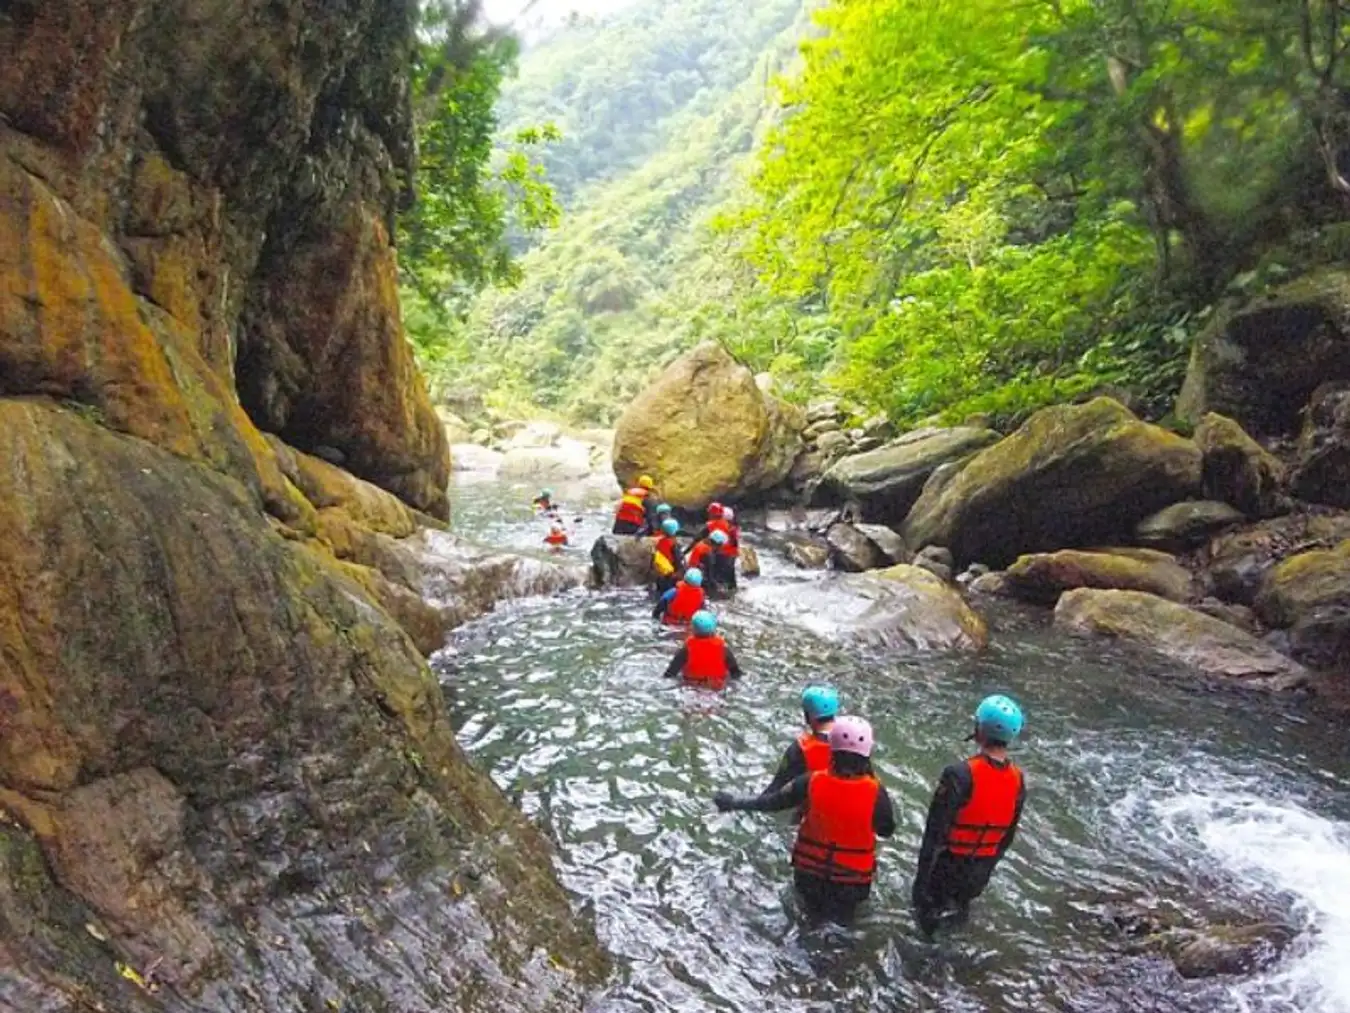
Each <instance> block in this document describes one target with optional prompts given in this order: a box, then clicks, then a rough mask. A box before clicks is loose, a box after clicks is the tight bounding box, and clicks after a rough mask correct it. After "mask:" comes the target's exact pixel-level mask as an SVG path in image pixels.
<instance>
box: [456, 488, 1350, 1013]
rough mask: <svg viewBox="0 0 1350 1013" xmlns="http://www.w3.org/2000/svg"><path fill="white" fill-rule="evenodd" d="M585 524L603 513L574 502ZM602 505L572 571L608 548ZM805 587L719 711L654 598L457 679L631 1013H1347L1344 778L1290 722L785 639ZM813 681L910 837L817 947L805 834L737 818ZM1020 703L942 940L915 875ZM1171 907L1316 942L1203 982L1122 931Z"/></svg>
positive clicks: (1120, 664)
mask: <svg viewBox="0 0 1350 1013" xmlns="http://www.w3.org/2000/svg"><path fill="white" fill-rule="evenodd" d="M456 493H457V497H456V498H457V502H456V510H457V513H456V518H457V521H456V526H457V527H458V528H459V529H461V530H462V531H464V532H465V533H466V534H468V535H469V536H471V537H479V538H484V539H487V540H490V541H492V542H494V543H496V544H499V545H506V546H510V547H513V548H531V547H536V546H538V544H539V539H540V538H542V535H543V530H542V527H541V525H540V522H539V521H537V520H535V519H533V518H532V517H531V515H530V511H529V509H528V506H526V505H525V504H527V503H528V500H529V498H530V493H529V492H527V491H526V490H525V489H524V488H522V487H509V486H503V485H498V484H495V483H478V484H461V485H460V486H459V487H458V488H457V490H456ZM572 495H573V497H574V499H573V500H572V501H573V502H583V500H582V499H580V498H576V497H581V496H582V495H583V493H582V491H581V490H577V491H574V492H573V493H572ZM585 495H587V496H589V497H591V498H590V501H589V503H590V507H591V509H592V512H586V511H584V510H583V511H576V512H577V513H579V514H583V515H584V517H585V521H584V523H583V524H582V525H580V527H581V528H582V529H583V530H582V534H581V536H580V537H578V538H577V539H576V541H577V543H578V546H579V547H577V548H574V549H572V550H569V553H571V554H575V555H577V556H578V558H582V557H584V548H583V547H584V546H589V544H590V541H591V539H592V538H593V537H594V535H595V534H597V533H598V532H599V531H600V530H602V529H603V527H604V524H605V517H604V515H603V513H601V512H599V510H600V509H601V508H602V507H603V505H604V503H605V500H606V494H605V492H604V491H603V490H600V491H592V492H589V493H586V494H585ZM809 579H812V578H811V577H810V575H807V574H801V573H799V572H797V571H791V570H790V568H788V567H786V566H785V565H783V564H781V563H777V564H774V563H772V562H771V565H769V566H768V567H766V576H765V577H764V578H762V579H761V580H760V581H759V582H757V583H752V584H750V585H749V586H748V587H747V588H746V589H745V590H744V591H743V592H742V595H741V597H740V599H739V600H737V601H736V602H734V603H731V604H729V605H725V606H722V607H721V608H720V612H721V617H722V620H723V625H724V628H725V632H726V634H727V636H728V639H729V640H730V642H731V643H732V644H733V645H734V647H735V649H736V651H737V654H738V655H739V657H740V659H741V662H742V665H743V666H744V667H745V668H746V670H747V674H746V676H745V678H744V679H743V680H741V681H740V683H739V684H736V685H734V686H733V687H732V688H731V689H730V690H729V691H727V692H725V693H723V694H720V695H718V694H710V693H707V692H701V691H695V690H690V689H685V688H682V687H678V686H675V685H672V684H671V683H669V682H665V681H663V680H662V679H661V677H660V673H661V671H662V669H663V668H664V665H665V662H666V660H667V659H668V658H669V656H670V655H671V653H672V652H673V651H674V650H675V648H676V646H677V644H676V641H674V640H673V639H671V635H670V634H668V633H662V632H660V631H658V630H657V629H656V628H655V624H653V623H652V622H651V620H650V619H649V618H648V613H647V609H646V598H645V596H644V595H643V593H642V592H640V591H610V592H603V593H593V592H581V591H578V592H574V593H570V594H567V595H564V596H561V597H558V598H554V599H549V600H534V601H528V602H522V603H517V604H515V605H513V606H511V607H509V608H506V609H503V610H501V611H499V612H497V613H496V614H494V615H492V616H489V617H488V618H486V619H484V620H482V621H480V622H478V623H476V624H474V625H472V626H470V627H466V628H465V629H463V630H462V631H461V632H460V634H459V635H458V637H457V638H456V640H455V641H454V643H453V644H452V645H451V648H450V649H449V650H448V651H447V652H446V653H445V655H444V656H443V657H441V658H440V659H438V664H439V666H440V671H441V672H442V675H443V680H444V684H445V687H446V693H447V697H448V699H449V701H450V705H451V709H452V712H453V713H454V714H455V717H456V721H457V723H458V724H459V726H460V736H461V741H462V742H463V743H464V745H465V746H466V748H467V749H469V751H470V752H471V753H472V754H473V755H474V756H475V757H476V759H477V761H478V762H479V763H480V764H481V765H483V766H484V767H485V768H487V769H489V770H490V771H491V772H492V774H493V776H494V777H495V778H496V780H497V782H498V783H499V784H500V785H501V786H502V787H503V788H504V789H506V790H507V791H508V792H509V793H511V794H512V795H513V796H514V797H516V798H518V799H519V802H520V804H521V806H522V807H523V808H524V810H525V811H526V812H527V813H528V814H530V815H531V816H532V817H533V818H534V819H536V820H537V821H538V822H539V823H540V824H541V825H542V826H543V827H544V828H545V829H546V831H547V832H548V833H549V834H550V835H551V836H552V837H553V838H554V839H555V840H556V841H557V842H558V845H559V851H560V856H561V857H560V872H561V875H562V877H563V880H564V882H565V883H566V885H567V886H568V887H569V889H571V890H572V891H573V892H574V893H575V895H576V897H577V898H578V902H579V903H580V904H582V905H583V906H584V907H585V908H587V909H589V910H592V911H593V913H594V916H595V918H596V921H597V924H598V927H599V930H600V933H601V936H602V938H603V940H604V942H605V943H606V944H607V945H608V946H609V947H610V949H611V950H612V951H613V952H614V954H615V955H616V957H617V958H618V964H619V967H620V970H619V972H618V974H617V977H616V981H615V982H614V983H613V985H612V987H611V988H610V989H608V990H607V991H606V992H605V993H604V994H602V995H600V996H598V997H596V999H595V1000H594V1003H593V1009H594V1010H595V1011H596V1013H610V1011H614V1013H618V1011H625V1013H626V1011H638V1010H643V1011H653V1013H655V1011H677V1010H678V1011H686V1010H688V1011H694V1010H727V1011H746V1013H749V1011H764V1010H772V1011H789V1010H790V1011H803V1013H804V1011H826V1010H829V1011H839V1010H848V1011H852V1010H859V1011H861V1010H944V1011H953V1013H960V1011H977V1010H989V1011H997V1013H1004V1011H1008V1013H1012V1011H1032V1010H1036V1011H1042V1010H1063V1011H1097V1010H1122V1011H1125V1010H1130V1011H1136V1010H1159V1011H1177V1013H1190V1011H1197V1013H1198V1011H1208V1010H1238V1011H1245V1013H1274V1011H1295V1010H1297V1011H1307V1013H1347V1011H1350V755H1348V752H1347V742H1350V738H1348V737H1347V736H1346V735H1345V734H1344V733H1343V732H1341V731H1340V730H1338V729H1334V728H1328V727H1326V726H1325V725H1323V724H1321V723H1319V722H1317V721H1315V720H1312V721H1310V720H1308V719H1307V718H1306V717H1305V716H1304V715H1303V714H1302V713H1301V712H1300V710H1299V705H1298V704H1295V703H1285V702H1279V703H1277V702H1273V701H1270V700H1266V699H1261V698H1250V697H1238V696H1232V695H1226V694H1215V693H1210V692H1206V691H1204V690H1203V689H1202V688H1200V687H1199V686H1197V685H1196V684H1195V683H1194V682H1193V681H1191V680H1189V679H1186V678H1184V677H1181V676H1180V673H1175V672H1168V671H1166V670H1165V667H1164V666H1162V665H1160V664H1159V663H1157V662H1155V661H1152V660H1151V659H1149V658H1145V657H1142V656H1140V655H1132V654H1126V653H1123V652H1117V651H1115V650H1113V649H1110V648H1108V647H1105V646H1103V645H1102V644H1101V643H1093V642H1081V641H1075V640H1070V639H1066V638H1063V637H1061V636H1059V635H1057V634H1055V633H1053V632H1052V631H1050V630H1048V629H1047V628H1046V627H1045V622H1044V619H1043V617H1038V616H1035V615H1031V614H1027V613H1019V612H1011V611H1010V612H1006V613H1004V612H996V613H994V614H993V615H991V617H990V618H991V622H992V626H993V630H994V637H993V645H992V646H991V648H990V649H989V650H988V651H987V652H985V653H984V654H983V655H979V656H971V655H932V654H926V655H918V654H915V655H901V654H896V653H893V652H891V653H885V652H879V651H871V650H868V649H860V648H857V647H848V646H841V645H840V644H837V643H835V642H833V641H831V639H830V638H829V637H828V635H822V634H828V625H829V617H828V614H825V615H816V616H812V617H805V618H808V619H810V620H812V621H810V622H806V621H803V617H801V616H794V617H792V618H791V620H790V621H788V620H785V619H784V614H785V610H784V609H783V608H782V605H781V603H782V602H784V601H788V600H790V598H791V594H792V589H793V586H794V583H795V582H798V581H802V580H809ZM808 680H828V681H830V682H832V683H833V684H835V685H836V686H838V687H839V689H840V691H841V692H842V694H843V697H844V701H845V704H846V709H847V710H849V711H853V712H857V713H861V714H863V715H865V716H867V717H868V718H869V719H870V720H871V721H872V722H873V724H874V726H875V727H876V731H877V738H878V742H879V748H878V753H877V757H876V762H877V766H878V769H879V772H880V774H881V776H882V778H883V780H884V781H885V783H886V784H887V786H888V789H889V790H890V792H891V795H892V798H893V799H894V801H895V802H896V804H897V806H898V809H899V817H900V829H899V831H898V833H897V834H896V837H895V838H894V839H893V840H892V841H890V842H887V843H885V844H883V845H882V847H881V852H880V872H879V880H878V883H877V886H876V888H875V890H874V893H873V899H872V902H871V903H870V905H869V907H868V909H867V910H866V913H865V914H864V915H863V916H862V917H861V918H860V919H859V920H858V922H857V923H856V924H854V925H853V926H850V927H847V928H844V927H839V926H828V925H827V926H818V925H813V924H811V923H810V922H809V921H807V920H806V919H805V918H804V917H803V916H802V914H801V913H800V912H799V910H798V909H797V907H796V905H795V903H794V901H793V898H792V894H791V890H790V889H789V887H788V881H789V878H790V871H789V868H788V864H787V860H786V855H787V851H788V848H789V845H790V842H791V835H792V827H791V823H790V820H789V819H787V817H786V816H772V815H761V814H746V813H741V814H727V815H720V814H718V813H716V812H715V810H714V809H713V807H712V805H711V803H710V797H711V795H712V792H713V791H714V790H716V789H718V788H730V789H732V790H738V791H742V792H752V791H758V790H759V788H760V787H761V786H762V785H763V784H764V783H765V782H766V781H767V779H768V777H769V774H770V773H771V771H772V768H773V766H774V765H775V763H776V761H777V758H778V756H779V755H780V754H781V751H782V749H783V748H784V746H785V745H786V744H787V742H788V741H789V739H790V737H791V736H793V735H794V734H795V733H796V731H797V728H796V724H795V723H796V720H797V715H798V708H797V697H798V693H799V692H800V689H801V686H802V685H803V684H804V683H805V682H807V681H808ZM993 691H1005V692H1009V693H1011V694H1013V695H1014V696H1016V697H1017V698H1018V699H1019V700H1021V701H1022V702H1023V704H1024V705H1025V708H1026V710H1027V713H1028V720H1029V725H1028V732H1027V734H1026V736H1025V740H1024V742H1022V744H1021V745H1020V746H1019V748H1018V750H1017V759H1018V762H1019V763H1020V764H1021V765H1022V766H1023V768H1024V770H1025V771H1026V774H1027V778H1028V784H1029V792H1030V794H1029V800H1028V805H1027V812H1026V816H1025V818H1024V820H1023V827H1022V831H1021V833H1020V834H1019V837H1018V840H1017V843H1016V845H1015V847H1014V848H1013V849H1012V851H1011V852H1010V854H1009V856H1008V858H1007V859H1006V860H1005V862H1004V863H1003V865H1002V866H1001V867H1000V868H999V870H998V872H997V874H996V875H995V878H994V881H993V884H992V885H991V887H990V889H989V890H988V891H987V892H986V894H985V896H984V897H982V898H981V899H980V900H979V901H978V902H977V903H976V906H975V909H974V915H973V918H972V921H971V923H970V925H969V926H968V927H967V928H965V929H963V930H961V931H959V932H957V933H955V934H951V935H948V936H945V937H942V938H940V939H939V940H938V941H937V942H935V943H929V942H925V941H923V940H922V938H921V937H920V936H919V935H918V933H917V931H916V929H915V926H914V923H913V920H912V918H911V915H910V914H909V911H908V892H909V877H910V875H911V873H912V868H913V861H914V856H915V854H916V851H917V847H918V842H919V837H920V835H921V832H922V827H923V819H924V814H925V810H926V806H927V801H928V797H929V793H930V792H931V788H932V784H933V782H934V780H935V778H936V777H937V774H938V773H939V771H940V770H941V769H942V767H943V766H944V765H945V764H947V763H949V762H951V761H953V760H954V759H956V758H958V757H959V756H961V755H962V747H963V742H962V739H963V737H964V735H965V733H966V732H967V730H968V725H969V714H970V712H971V708H972V706H973V704H974V703H975V701H977V700H978V699H979V698H980V697H981V696H982V695H984V694H986V693H989V692H993ZM1139 897H1146V898H1154V899H1155V900H1156V902H1157V903H1159V904H1160V905H1161V906H1163V907H1165V908H1168V909H1172V910H1174V911H1177V912H1180V913H1181V914H1182V915H1184V916H1185V917H1186V918H1187V919H1189V920H1191V921H1192V922H1195V923H1200V924H1204V923H1211V922H1215V921H1223V920H1225V919H1228V920H1232V919H1242V918H1261V917H1267V916H1269V915H1271V914H1272V913H1275V914H1277V915H1278V916H1280V917H1282V918H1285V919H1288V920H1289V921H1290V922H1291V923H1292V924H1293V925H1295V926H1297V928H1298V929H1299V935H1298V938H1297V940H1296V942H1295V943H1294V944H1293V945H1292V947H1290V949H1289V950H1287V951H1286V953H1285V954H1284V956H1283V957H1282V958H1281V960H1280V962H1279V963H1278V964H1277V965H1276V966H1274V967H1273V968H1272V969H1270V970H1267V971H1265V972H1262V973H1261V974H1259V975H1256V976H1253V977H1250V978H1246V979H1212V980H1208V981H1194V982H1187V981H1183V980H1182V979H1181V978H1180V977H1179V976H1178V975H1177V974H1176V972H1175V971H1174V970H1173V969H1172V968H1171V965H1170V964H1168V963H1166V962H1165V961H1163V960H1161V959H1159V958H1156V957H1152V956H1130V955H1126V954H1125V953H1123V952H1122V949H1121V947H1120V946H1119V945H1118V942H1117V941H1116V940H1115V939H1114V938H1113V936H1112V933H1111V932H1110V931H1109V930H1108V926H1107V918H1106V916H1105V911H1104V905H1105V904H1106V903H1107V902H1110V901H1113V900H1115V899H1120V898H1125V899H1129V898H1139Z"/></svg>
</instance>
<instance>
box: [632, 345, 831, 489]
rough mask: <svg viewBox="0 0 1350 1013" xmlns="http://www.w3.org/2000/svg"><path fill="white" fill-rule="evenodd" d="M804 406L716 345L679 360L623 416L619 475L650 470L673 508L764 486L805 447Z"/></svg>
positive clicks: (785, 469)
mask: <svg viewBox="0 0 1350 1013" xmlns="http://www.w3.org/2000/svg"><path fill="white" fill-rule="evenodd" d="M804 426H805V422H804V420H803V419H802V416H801V412H800V411H798V409H796V408H794V407H792V406H791V405H788V404H786V403H784V402H782V401H779V400H777V399H776V398H774V397H771V396H768V395H765V394H764V393H763V392H761V391H760V390H759V388H757V387H756V386H755V382H754V378H753V377H752V376H751V374H750V371H749V370H748V369H746V368H745V367H744V366H741V365H740V364H739V363H737V362H736V360H735V359H733V358H732V357H731V356H730V355H729V354H727V352H726V351H725V350H724V349H723V348H722V347H721V346H720V345H716V344H704V345H700V346H699V347H698V348H695V349H694V350H693V351H691V352H688V353H686V354H685V355H682V356H681V357H680V358H678V359H676V360H675V361H674V362H673V363H671V364H670V365H669V366H668V367H666V369H665V371H664V372H662V373H661V375H660V376H659V377H657V378H656V380H655V381H654V382H653V383H652V384H651V386H649V387H648V388H647V389H646V390H644V391H643V392H642V393H641V394H639V395H638V397H637V398H636V399H634V401H633V403H632V404H630V405H629V406H628V408H627V409H626V410H625V411H624V413H623V417H622V418H620V419H619V424H618V428H617V432H616V434H615V438H614V474H615V475H616V476H617V478H618V479H619V483H620V484H621V485H632V484H633V482H634V481H635V480H636V479H637V477H638V476H639V475H640V474H643V473H646V474H650V475H652V476H653V477H654V478H655V479H656V481H657V485H658V488H659V489H660V491H661V495H662V496H663V498H664V499H665V501H666V502H667V503H670V504H671V505H672V506H675V507H680V508H683V509H686V510H701V509H702V508H703V507H705V506H707V505H708V503H710V502H711V501H713V500H716V499H722V500H726V499H730V500H739V499H743V498H747V497H753V496H755V495H756V494H761V493H764V492H767V491H768V490H770V489H772V488H773V487H775V486H777V485H779V484H780V483H781V482H782V481H783V480H784V479H785V478H787V476H788V473H789V472H790V471H791V469H792V466H793V463H794V462H795V461H796V460H797V455H798V453H799V452H800V451H801V449H802V440H801V432H802V429H803V428H804Z"/></svg>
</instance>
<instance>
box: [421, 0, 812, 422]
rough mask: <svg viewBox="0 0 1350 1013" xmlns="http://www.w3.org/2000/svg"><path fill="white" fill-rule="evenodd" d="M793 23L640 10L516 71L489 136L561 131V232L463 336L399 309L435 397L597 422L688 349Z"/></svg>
mask: <svg viewBox="0 0 1350 1013" xmlns="http://www.w3.org/2000/svg"><path fill="white" fill-rule="evenodd" d="M802 8H803V4H802V3H801V0H754V2H751V3H747V4H744V5H730V4H725V3H722V2H720V0H676V2H660V0H637V2H636V3H634V4H633V5H632V6H631V7H629V8H627V9H626V10H624V11H623V12H621V13H620V14H617V15H613V16H611V17H609V18H605V19H598V20H580V21H577V22H575V23H574V24H573V25H572V26H571V27H569V28H566V29H564V30H563V31H561V32H559V33H558V34H556V35H554V36H553V37H552V38H550V39H549V40H548V41H547V42H546V43H544V44H543V45H541V46H539V47H538V48H536V49H534V50H532V51H527V52H526V53H524V54H523V55H522V57H521V59H520V73H519V77H518V79H516V80H514V81H510V82H508V83H507V85H506V87H505V90H504V94H503V97H502V100H501V102H500V104H499V106H498V116H499V120H500V122H501V124H502V127H501V130H500V134H499V136H500V138H501V140H502V142H503V144H509V142H511V141H512V140H513V139H514V138H516V137H517V136H519V135H520V132H521V131H523V130H524V131H528V130H530V129H533V128H535V127H538V126H541V125H550V126H556V128H557V130H558V133H559V134H560V135H561V139H560V140H558V141H556V142H554V143H550V144H547V145H543V146H540V147H539V148H537V149H536V151H537V155H538V159H539V161H540V162H541V163H542V165H543V166H544V168H545V170H546V173H547V176H546V178H547V179H548V181H549V182H550V183H551V184H552V185H553V186H554V187H555V188H556V189H557V192H558V195H559V199H560V201H561V203H562V204H563V206H564V208H565V212H564V215H563V220H562V223H561V225H560V227H559V228H558V229H557V230H556V232H554V233H552V234H551V235H548V236H547V237H546V238H545V240H544V241H543V243H542V244H541V245H540V246H539V247H538V248H537V249H534V250H532V251H530V252H529V253H527V254H526V255H525V256H524V257H523V258H522V259H521V261H520V262H519V265H518V267H519V277H520V282H519V285H518V286H516V287H514V288H500V289H496V290H492V291H489V292H488V293H486V294H485V295H484V296H483V297H482V299H481V300H480V301H479V303H478V305H477V306H476V307H475V309H474V311H473V313H472V315H471V317H470V319H469V321H468V324H467V326H466V327H464V328H459V327H457V326H455V325H454V323H453V321H447V320H444V319H438V318H436V317H435V316H434V315H433V314H432V313H431V308H430V307H429V306H428V305H427V304H426V303H425V302H424V301H423V300H420V299H417V298H415V297H410V298H408V299H407V300H405V302H406V304H407V305H408V308H409V324H410V329H411V330H412V331H413V332H414V337H415V340H417V341H418V343H419V345H420V346H421V347H422V351H423V359H424V361H426V362H428V363H430V365H431V370H432V373H433V376H434V379H436V380H437V381H438V382H441V383H443V384H449V385H464V384H468V385H471V386H475V387H478V388H480V389H484V390H487V391H490V392H496V393H497V394H498V395H499V396H501V397H503V398H506V399H509V400H513V401H515V402H518V403H523V404H532V405H537V406H539V407H543V408H549V409H557V410H561V411H564V412H565V413H567V414H571V415H575V416H577V417H580V418H587V419H606V418H609V417H611V416H612V415H613V414H614V412H615V411H616V410H617V409H618V408H619V407H621V404H622V402H623V400H624V398H625V397H628V396H631V395H632V394H633V393H634V392H635V391H636V389H637V388H638V386H639V385H640V384H641V383H642V382H643V380H644V379H645V378H646V377H647V376H648V375H649V374H650V371H651V367H652V366H654V365H656V364H659V363H660V362H662V361H664V360H665V359H668V358H669V357H670V356H671V355H672V354H674V352H675V351H676V350H677V349H679V348H681V347H684V346H686V345H687V344H689V343H690V342H691V341H692V340H695V337H694V336H695V334H696V333H697V332H698V331H699V329H700V323H699V321H698V320H697V319H695V318H694V316H693V314H692V313H691V312H690V310H689V307H691V306H695V305H697V304H698V303H699V302H700V301H701V295H702V293H704V292H706V290H707V287H708V285H710V284H713V283H719V284H720V283H721V282H722V281H723V279H724V271H725V269H726V264H727V260H726V258H725V257H722V256H720V255H718V254H717V253H716V251H715V250H714V249H713V248H712V247H711V246H710V234H709V232H708V230H707V228H706V224H707V220H708V218H709V217H710V215H711V213H712V212H713V210H714V209H716V208H717V207H719V206H720V205H722V204H723V203H724V202H725V201H726V199H727V198H728V197H729V196H730V194H731V193H732V192H733V187H734V184H735V182H736V181H738V180H740V179H743V178H744V177H745V175H747V170H748V166H747V164H746V163H747V156H748V155H749V153H750V152H751V151H752V150H753V148H754V145H755V141H756V138H757V137H758V136H759V135H760V134H762V132H763V131H762V129H761V126H760V125H761V122H762V121H763V119H764V117H765V112H766V110H768V109H770V108H772V107H773V104H774V102H775V94H774V89H773V85H772V81H773V79H774V78H775V76H776V75H777V74H778V73H779V72H781V71H782V70H784V69H785V68H786V67H787V66H789V65H790V64H791V63H792V62H793V61H794V60H795V58H796V40H797V39H798V38H799V37H800V34H801V32H802V31H803V30H804V29H805V27H806V18H805V16H804V14H803V11H802ZM428 333H430V334H433V335H434V336H435V340H434V341H427V340H425V339H424V338H423V335H426V334H428Z"/></svg>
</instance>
